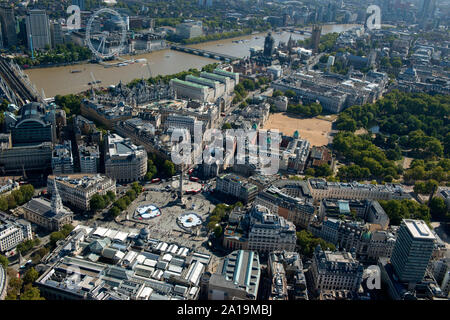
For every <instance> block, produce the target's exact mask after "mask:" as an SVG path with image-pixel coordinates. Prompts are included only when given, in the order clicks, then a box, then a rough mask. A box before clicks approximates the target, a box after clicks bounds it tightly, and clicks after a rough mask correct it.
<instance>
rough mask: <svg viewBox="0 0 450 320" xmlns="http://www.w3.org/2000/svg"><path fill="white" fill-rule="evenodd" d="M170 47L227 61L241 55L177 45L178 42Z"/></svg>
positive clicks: (236, 58)
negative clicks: (235, 55)
mask: <svg viewBox="0 0 450 320" xmlns="http://www.w3.org/2000/svg"><path fill="white" fill-rule="evenodd" d="M170 49H172V50H176V51H182V52H186V53H191V54H196V55H198V56H203V57H206V58H212V59H217V60H222V61H226V62H231V61H233V60H238V59H239V57H234V56H230V55H228V54H224V53H217V52H212V51H208V50H203V49H197V48H190V47H185V46H181V45H176V44H172V45H171V46H170Z"/></svg>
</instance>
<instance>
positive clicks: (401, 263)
mask: <svg viewBox="0 0 450 320" xmlns="http://www.w3.org/2000/svg"><path fill="white" fill-rule="evenodd" d="M435 239H436V238H435V236H434V235H433V233H432V232H431V230H430V228H428V226H427V225H426V223H425V222H424V221H423V220H412V219H403V221H402V224H401V226H400V228H399V230H398V233H397V241H396V243H395V247H394V251H393V252H392V256H391V263H392V265H393V267H394V271H395V273H396V274H397V276H398V279H399V280H400V282H405V283H409V284H415V283H418V282H420V281H422V279H423V276H424V274H425V270H426V268H427V265H428V262H429V261H430V258H431V254H432V253H433V248H434V241H435Z"/></svg>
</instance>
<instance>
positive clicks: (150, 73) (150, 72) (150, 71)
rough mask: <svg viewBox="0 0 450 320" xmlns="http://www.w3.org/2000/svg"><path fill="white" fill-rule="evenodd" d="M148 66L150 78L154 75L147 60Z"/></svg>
mask: <svg viewBox="0 0 450 320" xmlns="http://www.w3.org/2000/svg"><path fill="white" fill-rule="evenodd" d="M147 68H148V74H149V75H150V78H152V77H153V75H152V70H151V69H150V62H148V61H147Z"/></svg>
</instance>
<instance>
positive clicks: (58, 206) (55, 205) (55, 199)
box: [52, 180, 63, 214]
mask: <svg viewBox="0 0 450 320" xmlns="http://www.w3.org/2000/svg"><path fill="white" fill-rule="evenodd" d="M62 209H63V205H62V201H61V197H60V195H59V192H58V187H57V186H56V180H53V194H52V212H53V213H55V214H56V213H59V212H60V211H61V210H62Z"/></svg>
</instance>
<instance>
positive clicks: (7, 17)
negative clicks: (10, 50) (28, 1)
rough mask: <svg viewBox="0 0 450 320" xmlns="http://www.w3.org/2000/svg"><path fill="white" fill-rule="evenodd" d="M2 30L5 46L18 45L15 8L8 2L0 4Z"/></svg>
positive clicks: (0, 29) (0, 30)
mask: <svg viewBox="0 0 450 320" xmlns="http://www.w3.org/2000/svg"><path fill="white" fill-rule="evenodd" d="M0 24H1V28H0V32H1V34H2V38H3V46H4V47H11V46H17V33H16V17H15V16H14V8H13V7H11V6H8V5H7V4H2V5H0Z"/></svg>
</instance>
